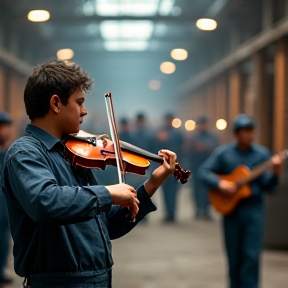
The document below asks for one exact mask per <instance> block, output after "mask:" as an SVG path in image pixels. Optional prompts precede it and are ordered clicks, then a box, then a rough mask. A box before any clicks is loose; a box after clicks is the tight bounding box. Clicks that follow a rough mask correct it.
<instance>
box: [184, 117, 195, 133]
mask: <svg viewBox="0 0 288 288" xmlns="http://www.w3.org/2000/svg"><path fill="white" fill-rule="evenodd" d="M195 127H196V123H195V121H193V120H187V121H186V122H185V128H186V130H187V131H193V130H194V129H195Z"/></svg>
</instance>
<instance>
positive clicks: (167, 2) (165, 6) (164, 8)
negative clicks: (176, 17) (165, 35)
mask: <svg viewBox="0 0 288 288" xmlns="http://www.w3.org/2000/svg"><path fill="white" fill-rule="evenodd" d="M174 4H175V0H162V1H161V4H160V7H159V14H160V15H162V16H167V15H170V14H171V12H172V10H173V6H174Z"/></svg>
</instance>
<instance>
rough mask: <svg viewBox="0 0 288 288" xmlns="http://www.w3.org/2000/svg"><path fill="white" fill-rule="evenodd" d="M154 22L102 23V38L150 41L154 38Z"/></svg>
mask: <svg viewBox="0 0 288 288" xmlns="http://www.w3.org/2000/svg"><path fill="white" fill-rule="evenodd" d="M153 29H154V24H153V22H152V21H129V20H128V21H125V20H124V21H113V20H112V21H109V20H108V21H102V22H101V24H100V33H101V36H102V37H103V38H105V39H119V38H121V39H143V40H144V39H149V38H150V37H151V36H152V33H153Z"/></svg>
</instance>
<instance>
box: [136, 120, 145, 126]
mask: <svg viewBox="0 0 288 288" xmlns="http://www.w3.org/2000/svg"><path fill="white" fill-rule="evenodd" d="M136 126H137V127H138V128H144V127H145V126H146V122H145V119H143V118H141V119H137V121H136Z"/></svg>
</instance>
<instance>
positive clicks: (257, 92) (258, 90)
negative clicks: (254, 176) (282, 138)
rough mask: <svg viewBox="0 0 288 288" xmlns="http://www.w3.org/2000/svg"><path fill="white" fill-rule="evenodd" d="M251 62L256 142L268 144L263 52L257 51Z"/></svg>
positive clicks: (267, 110)
mask: <svg viewBox="0 0 288 288" xmlns="http://www.w3.org/2000/svg"><path fill="white" fill-rule="evenodd" d="M252 62H253V72H252V73H253V75H252V77H253V83H254V87H253V94H254V98H255V105H254V111H253V115H254V117H255V119H256V121H257V123H258V134H257V135H258V137H257V138H258V142H259V144H261V145H264V146H266V147H267V146H269V131H270V129H271V128H272V125H271V118H269V117H267V115H269V95H268V87H267V79H266V78H267V76H266V71H265V53H264V51H259V52H257V53H256V54H255V55H253V58H252Z"/></svg>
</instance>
